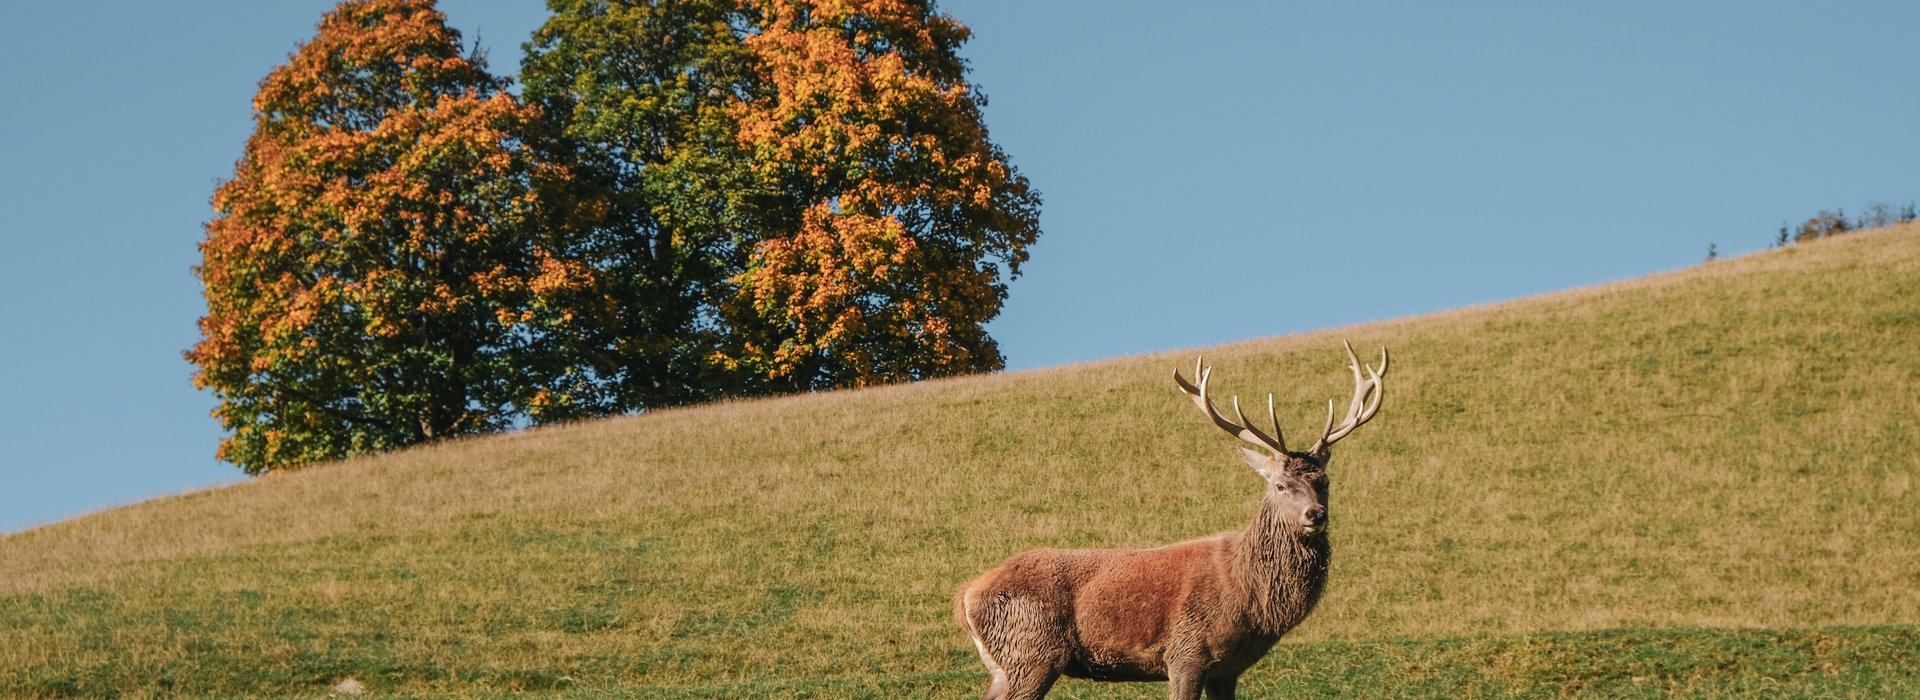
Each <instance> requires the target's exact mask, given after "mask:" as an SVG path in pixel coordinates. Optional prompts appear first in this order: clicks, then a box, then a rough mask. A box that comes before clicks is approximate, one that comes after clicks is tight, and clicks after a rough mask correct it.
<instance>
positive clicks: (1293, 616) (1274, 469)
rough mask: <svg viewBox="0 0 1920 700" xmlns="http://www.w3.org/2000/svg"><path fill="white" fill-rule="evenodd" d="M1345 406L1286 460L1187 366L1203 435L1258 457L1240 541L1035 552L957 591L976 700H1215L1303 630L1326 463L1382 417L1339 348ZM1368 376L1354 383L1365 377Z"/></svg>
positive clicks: (1317, 584)
mask: <svg viewBox="0 0 1920 700" xmlns="http://www.w3.org/2000/svg"><path fill="white" fill-rule="evenodd" d="M1347 359H1348V361H1349V362H1350V365H1349V366H1350V368H1351V369H1352V370H1353V383H1354V389H1353V400H1352V402H1350V403H1349V404H1348V405H1347V414H1346V418H1345V419H1344V420H1342V421H1340V423H1339V424H1338V425H1335V423H1334V420H1333V402H1332V401H1329V402H1327V426H1326V428H1325V429H1324V430H1322V431H1321V433H1320V439H1319V440H1317V441H1315V442H1314V443H1313V446H1312V447H1310V448H1308V449H1307V451H1305V452H1289V451H1288V450H1287V443H1286V440H1285V438H1283V437H1282V436H1281V433H1280V420H1279V418H1278V417H1276V416H1275V415H1274V413H1273V395H1272V394H1268V395H1267V416H1268V418H1271V419H1272V420H1273V434H1272V435H1268V434H1266V433H1265V432H1262V431H1261V430H1260V429H1259V428H1256V427H1254V425H1253V423H1251V422H1250V421H1248V420H1247V417H1246V415H1245V414H1243V413H1241V412H1240V401H1239V397H1235V398H1234V401H1233V412H1234V415H1235V416H1236V417H1238V418H1239V419H1240V422H1239V423H1235V422H1233V421H1232V420H1228V419H1227V418H1226V417H1225V416H1222V415H1220V412H1219V411H1217V410H1215V409H1214V406H1213V401H1211V400H1210V399H1208V398H1207V379H1208V378H1209V376H1210V375H1211V374H1212V371H1213V370H1212V368H1210V367H1203V366H1201V363H1200V362H1195V363H1194V373H1195V375H1197V376H1196V379H1197V381H1198V382H1199V385H1198V386H1195V385H1194V384H1192V383H1189V382H1188V381H1187V380H1186V378H1184V377H1181V376H1180V373H1179V372H1174V373H1173V381H1174V382H1176V383H1178V384H1179V385H1180V389H1181V390H1182V391H1185V392H1186V393H1187V394H1189V395H1191V396H1192V397H1193V402H1194V403H1195V404H1198V405H1199V406H1200V410H1201V411H1203V412H1205V413H1206V414H1207V417H1208V418H1210V419H1212V420H1213V423H1214V425H1217V426H1219V427H1220V429H1222V430H1225V431H1227V432H1228V433H1231V434H1233V435H1234V436H1235V437H1238V438H1240V439H1242V440H1245V441H1247V442H1250V443H1253V444H1254V445H1257V446H1259V447H1260V448H1262V450H1263V451H1259V452H1256V451H1254V450H1249V449H1246V448H1244V447H1243V448H1240V453H1241V458H1242V459H1244V460H1246V462H1247V464H1248V465H1249V466H1251V467H1253V469H1254V471H1256V472H1259V473H1260V476H1262V477H1265V478H1266V480H1267V483H1268V484H1269V485H1270V488H1268V489H1267V490H1266V495H1265V497H1263V498H1262V499H1261V501H1260V511H1259V512H1258V513H1256V514H1254V516H1253V522H1252V523H1250V524H1248V525H1247V527H1246V528H1245V529H1244V530H1241V531H1238V532H1225V533H1221V534H1218V535H1214V536H1212V537H1207V538H1203V539H1197V540H1190V541H1187V542H1181V543H1179V544H1172V545H1167V546H1165V547H1160V548H1158V549H1066V550H1063V549H1035V550H1030V551H1026V552H1022V553H1020V554H1016V555H1014V556H1013V557H1012V558H1010V559H1008V560H1006V561H1005V562H1003V563H1001V564H1000V566H997V567H995V568H993V569H992V570H990V571H988V572H987V573H985V574H982V575H981V576H980V577H979V578H977V579H974V580H973V581H972V582H969V583H968V584H966V585H965V586H962V587H961V588H960V592H959V594H958V595H956V596H955V599H954V612H955V615H956V616H958V617H959V618H960V624H961V626H963V627H965V628H966V630H967V634H968V636H970V637H972V638H973V645H974V647H975V648H976V649H977V650H978V651H979V652H980V660H981V661H982V662H984V663H985V664H986V666H987V672H988V673H990V674H992V676H993V680H992V685H990V686H988V688H987V692H986V695H985V697H986V698H987V700H1024V699H1027V698H1040V697H1043V696H1045V695H1046V694H1047V690H1048V689H1049V688H1051V687H1052V686H1053V683H1054V681H1056V680H1058V679H1059V678H1060V675H1061V674H1066V675H1068V676H1072V677H1075V678H1091V679H1095V680H1105V681H1159V680H1165V681H1170V683H1169V688H1168V690H1169V692H1168V696H1169V697H1171V698H1173V699H1174V700H1196V699H1197V698H1199V697H1200V690H1201V689H1202V688H1205V689H1206V691H1207V696H1208V697H1209V698H1214V699H1216V700H1226V699H1228V698H1232V697H1233V692H1234V686H1235V685H1236V684H1237V683H1238V682H1239V679H1240V674H1241V673H1243V672H1245V671H1246V670H1247V668H1248V667H1250V666H1252V665H1253V664H1254V662H1256V661H1259V660H1260V657H1262V656H1265V655H1266V653H1267V649H1269V648H1271V647H1272V646H1273V644H1274V642H1276V641H1279V639H1280V635H1282V634H1286V632H1287V630H1289V629H1292V628H1293V626H1294V625H1297V624H1300V621H1301V620H1304V619H1306V617H1307V613H1309V612H1312V611H1313V606H1314V603H1315V602H1317V601H1318V600H1319V598H1320V591H1321V589H1322V588H1323V587H1325V585H1326V582H1327V564H1328V561H1329V559H1330V557H1331V554H1332V548H1331V547H1330V546H1329V545H1328V544H1327V538H1326V529H1327V475H1326V467H1327V457H1328V454H1329V452H1328V451H1329V449H1330V448H1331V447H1332V446H1333V443H1335V442H1337V441H1339V440H1340V439H1341V438H1344V437H1346V436H1347V435H1349V434H1351V433H1352V432H1353V431H1354V429H1355V428H1358V427H1360V426H1361V424H1364V423H1366V422H1367V421H1368V420H1369V419H1372V418H1373V416H1374V414H1375V413H1377V412H1378V411H1379V410H1380V398H1381V384H1380V377H1381V376H1382V375H1384V374H1386V373H1387V351H1386V350H1385V349H1384V348H1383V349H1381V351H1380V369H1378V370H1375V369H1374V368H1373V367H1372V366H1370V365H1362V364H1361V363H1360V360H1359V358H1356V357H1354V355H1353V346H1352V345H1348V346H1347ZM1363 367H1364V368H1365V369H1366V374H1365V375H1364V376H1363V375H1362V374H1361V369H1362V368H1363Z"/></svg>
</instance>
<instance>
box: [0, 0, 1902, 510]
mask: <svg viewBox="0 0 1920 700" xmlns="http://www.w3.org/2000/svg"><path fill="white" fill-rule="evenodd" d="M331 5H332V3H331V2H324V1H305V0H301V1H294V0H276V1H275V2H270V3H269V2H259V1H258V0H198V1H196V2H190V3H150V2H131V1H122V2H107V3H8V4H6V5H5V7H4V8H0V65H4V66H6V67H7V80H6V81H5V83H4V84H0V85H3V86H4V87H0V89H4V93H0V94H4V95H5V97H4V100H5V101H4V104H3V105H0V107H3V108H0V256H4V260H5V261H6V265H5V272H4V274H0V299H4V300H5V301H6V306H5V309H6V312H7V315H8V318H7V321H6V322H5V323H4V324H0V328H4V329H5V330H4V331H0V333H3V334H4V335H0V396H4V400H0V532H6V531H12V530H17V529H20V528H23V527H28V526H31V525H33V524H36V523H43V522H48V521H51V520H56V519H60V518H65V517H69V516H72V515H75V514H78V513H82V512H86V511H91V510H96V509H99V508H104V507H109V506H112V505H116V504H122V503H128V502H132V501H136V500H140V499H143V498H147V497H151V496H154V495H161V494H167V493H175V492H179V491H183V490H189V489H193V488H198V487H202V486H206V485H211V484H218V483H224V482H231V481H236V480H239V479H240V478H241V475H240V473H239V471H238V470H237V469H234V468H233V467H231V466H228V465H224V464H220V463H218V462H215V461H214V460H213V457H212V455H213V449H214V445H215V443H216V442H217V441H218V439H219V437H220V429H219V425H218V424H217V423H216V422H215V421H214V420H213V419H211V418H209V417H208V416H207V411H208V410H209V409H210V408H211V407H212V405H213V401H212V398H211V397H210V396H208V395H206V394H204V393H201V392H196V391H195V390H194V389H193V388H192V386H191V385H190V384H189V382H188V376H189V374H190V369H189V367H188V366H187V364H186V363H185V362H184V361H183V360H181V359H180V352H181V351H182V350H183V349H185V348H187V347H188V346H190V345H191V344H192V343H193V342H194V341H195V339H196V329H195V327H194V321H195V319H197V318H198V317H199V316H200V315H201V314H202V313H203V312H204V305H203V302H202V301H201V297H200V290H199V286H198V283H197V281H196V280H195V279H194V277H193V276H192V275H191V274H190V272H189V269H190V267H191V266H192V265H193V264H194V263H195V262H197V260H198V256H199V254H198V251H197V249H196V247H195V246H196V244H197V243H198V242H199V241H200V239H201V237H202V235H203V233H202V231H201V229H200V226H201V224H202V223H203V222H204V221H205V220H206V219H207V218H208V216H209V213H210V212H209V209H208V206H207V198H208V196H209V195H210V194H211V193H212V191H213V188H214V186H215V184H216V183H217V181H218V180H219V179H221V178H223V177H226V176H228V175H230V174H231V172H232V166H233V161H234V159H235V158H236V157H237V156H238V155H239V153H240V148H241V145H242V143H243V141H244V140H245V139H246V136H247V134H248V132H249V131H250V129H251V121H250V119H251V116H250V114H249V104H250V100H251V98H252V95H253V92H254V89H255V84H256V83H257V82H258V81H259V79H260V78H262V77H263V76H265V75H266V73H267V72H268V71H269V70H271V69H272V67H273V66H275V65H277V64H279V63H281V62H282V61H284V60H285V59H286V56H287V54H288V53H289V52H290V51H291V50H292V49H293V47H294V44H295V43H296V42H298V41H301V40H303V39H305V38H307V37H309V36H311V34H312V31H313V26H314V24H315V22H317V20H318V19H319V17H320V15H321V13H322V12H324V11H325V10H326V9H327V8H328V7H330V6H331ZM441 7H442V8H443V9H444V10H445V11H446V12H447V14H448V16H449V19H450V22H451V23H452V24H453V25H454V26H455V27H457V28H459V29H461V30H462V31H464V32H465V33H466V34H467V36H468V38H469V39H473V38H475V37H477V38H478V39H479V40H480V41H481V42H482V43H483V44H484V45H486V46H487V47H489V48H490V49H491V54H492V59H493V67H494V69H495V70H496V71H501V72H512V71H513V70H515V66H516V65H517V64H518V60H519V56H520V49H519V44H520V43H521V42H522V41H524V40H525V39H526V37H527V35H528V34H529V33H530V32H531V31H532V29H533V28H534V27H535V26H537V25H538V24H539V23H540V22H541V21H542V19H543V17H544V14H545V13H544V10H542V9H541V8H540V7H539V3H536V2H531V1H521V2H507V1H506V0H496V1H494V2H480V1H478V0H460V1H453V0H444V1H443V2H442V3H441ZM942 7H943V8H945V9H946V10H947V11H948V12H950V13H951V14H953V15H955V16H956V17H958V18H960V19H961V20H962V21H964V22H966V23H967V24H968V25H969V26H971V27H973V29H974V30H975V37H974V40H973V41H972V42H971V43H970V44H969V45H968V46H967V48H966V49H965V50H964V55H965V56H966V57H967V58H968V59H969V60H970V62H971V65H972V67H973V79H974V81H975V82H976V84H977V85H979V86H980V87H981V88H982V89H983V90H984V91H985V92H986V93H987V95H988V96H989V97H990V98H991V100H992V101H991V104H990V106H989V107H988V110H987V120H988V126H989V128H990V129H991V131H992V134H993V137H994V139H995V140H996V141H997V142H998V143H999V144H1000V145H1001V146H1002V147H1003V148H1004V149H1005V150H1006V151H1007V152H1008V153H1009V154H1011V156H1012V158H1013V160H1014V163H1015V164H1016V165H1017V166H1018V167H1019V168H1020V169H1021V170H1022V171H1023V172H1024V173H1025V174H1026V175H1027V176H1028V177H1029V178H1030V179H1031V180H1032V181H1033V183H1034V184H1035V186H1036V187H1037V188H1038V189H1040V191H1041V192H1042V193H1043V194H1044V195H1045V197H1046V207H1045V210H1044V214H1043V217H1042V227H1043V230H1044V233H1043V234H1042V237H1041V239H1040V242H1039V244H1038V245H1036V246H1035V247H1034V248H1033V250H1032V254H1033V258H1032V261H1031V262H1030V263H1029V264H1028V266H1027V267H1026V268H1025V275H1024V276H1023V277H1022V278H1021V279H1019V280H1018V281H1016V282H1015V283H1014V285H1013V288H1012V293H1011V297H1010V299H1009V300H1008V303H1007V306H1006V309H1005V312H1004V313H1003V314H1002V316H1001V317H1000V318H999V319H998V320H996V321H995V322H994V323H993V325H992V326H991V331H992V333H993V335H994V337H996V338H998V339H999V340H1000V341H1001V344H1002V349H1003V350H1004V351H1005V353H1006V356H1007V361H1008V364H1009V366H1010V368H1012V369H1015V370H1018V369H1026V368H1034V367H1043V366H1049V365H1056V364H1063V363H1069V362H1079V361H1086V360H1093V359H1098V358H1104V357H1114V356H1120V355H1128V354H1136V353H1142V352H1149V351H1155V350H1165V349H1172V348H1185V347H1195V346H1202V345H1210V344H1214V343H1219V342H1224V341H1229V340H1236V339H1244V338H1255V337H1262V336H1270V335H1278V334H1284V333H1289V332H1294V331H1300V330H1308V329H1314V328H1323V327H1328V326H1336V325H1344V324H1348V323H1353V322H1359V321H1365V320H1372V319H1381V318H1390V317H1396V316H1404V315H1410V314H1418V313H1423V312H1428V311H1434V310H1439V309H1445V308H1451V307H1455V306H1460V305H1465V304H1472V303H1477V302H1484V301H1493V300H1498V299H1506V298H1511V297H1517V296H1525V295H1529V294H1534V293H1538V292H1543V291H1548V290H1553V289H1561V288H1566V287H1572V286H1579V285H1585V284H1591V283H1595V282H1602V281H1606V280H1613V279H1620V278H1625V277H1633V276H1637V275H1641V274H1645V273H1649V272H1655V271H1660V270H1668V269H1673V268H1678V267H1684V266H1688V265H1693V264H1697V263H1699V262H1700V261H1701V260H1702V259H1703V258H1704V257H1705V255H1706V252H1707V247H1708V245H1709V244H1717V246H1718V248H1719V251H1720V252H1721V253H1722V254H1723V255H1725V254H1737V253H1740V252H1746V251H1751V250H1756V249H1759V248H1763V247H1765V246H1766V245H1767V244H1768V243H1769V242H1770V241H1771V239H1772V237H1773V232H1774V231H1775V230H1776V229H1777V228H1778V227H1779V226H1780V225H1781V224H1782V223H1784V222H1793V221H1798V220H1801V219H1805V218H1806V217H1808V216H1810V215H1812V214H1813V213H1814V212H1815V211H1818V210H1820V209H1823V208H1833V207H1844V208H1846V209H1847V210H1849V211H1856V210H1857V209H1858V208H1859V207H1860V206H1861V205H1863V204H1865V203H1868V202H1872V201H1887V202H1891V203H1905V202H1907V201H1908V200H1910V199H1912V198H1915V197H1920V168H1917V167H1915V163H1920V128H1916V127H1915V126H1914V125H1915V124H1916V123H1920V90H1916V89H1915V87H1914V86H1916V85H1920V60H1916V59H1915V58H1914V53H1913V49H1912V46H1913V40H1912V38H1913V36H1914V32H1915V31H1917V30H1920V3H1912V2H1894V1H1886V2H1835V3H1788V2H1686V3H1673V2H1607V3H1587V4H1582V5H1576V4H1573V3H1515V2H1508V3H1444V4H1443V3H1427V2H1397V3H1387V2H1354V3H1266V2H1245V3H1229V2H1216V3H1205V4H1200V3H1195V4H1192V5H1191V6H1189V7H1187V8H1183V9H1179V10H1174V9H1169V8H1168V6H1167V3H1159V2H1100V3H1091V2H1080V3H1068V2H1047V3H1036V2H1026V1H1018V0H953V1H951V2H946V3H943V4H942Z"/></svg>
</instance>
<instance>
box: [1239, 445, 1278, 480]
mask: <svg viewBox="0 0 1920 700" xmlns="http://www.w3.org/2000/svg"><path fill="white" fill-rule="evenodd" d="M1237 449H1239V450H1240V459H1241V461H1244V462H1246V463H1247V466H1249V467H1253V470H1254V471H1257V472H1260V475H1261V476H1264V477H1267V478H1272V477H1273V475H1275V474H1279V473H1281V472H1282V471H1285V468H1284V465H1282V464H1280V460H1277V459H1274V458H1273V455H1270V454H1267V453H1265V452H1255V451H1253V450H1249V449H1247V448H1245V447H1241V448H1237Z"/></svg>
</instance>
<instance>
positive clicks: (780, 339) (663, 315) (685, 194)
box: [524, 0, 1040, 408]
mask: <svg viewBox="0 0 1920 700" xmlns="http://www.w3.org/2000/svg"><path fill="white" fill-rule="evenodd" d="M549 6H550V7H551V8H552V9H553V10H554V11H555V17H554V18H553V19H552V20H550V21H549V22H548V23H547V25H546V26H545V27H543V28H542V29H541V31H540V32H539V33H538V34H537V35H536V37H535V40H534V41H533V42H532V43H530V44H529V45H528V58H527V62H526V70H525V72H524V77H525V81H526V86H527V87H526V94H527V96H528V99H529V100H530V101H532V102H535V103H537V104H540V105H542V106H543V107H544V108H545V109H546V111H547V114H548V118H549V122H548V124H549V127H550V131H549V133H550V134H555V135H557V140H556V141H555V143H556V144H557V147H556V149H555V150H554V151H553V153H554V154H555V157H556V158H557V159H564V160H563V161H562V162H565V163H567V164H568V165H569V167H570V168H572V169H573V170H574V171H576V172H578V173H579V174H580V180H579V185H580V186H578V187H575V188H572V189H570V190H569V192H570V196H573V197H576V198H577V199H575V200H572V201H573V204H572V205H570V206H568V207H566V208H567V209H569V210H573V211H578V212H585V213H586V214H587V216H585V217H583V218H580V219H576V220H575V222H574V223H573V225H574V226H576V227H579V228H580V229H581V230H585V231H590V237H591V238H592V239H594V240H596V241H598V242H599V248H598V249H597V253H596V255H597V257H596V258H595V259H596V261H597V262H596V264H595V265H594V269H595V270H598V271H601V272H603V273H606V274H607V276H609V277H616V278H620V279H635V277H634V275H635V273H636V272H637V273H639V274H640V275H641V278H640V279H639V281H636V282H635V283H634V284H635V288H634V289H632V290H628V291H630V292H632V293H631V294H623V295H620V296H622V299H621V300H620V302H619V304H620V307H621V309H622V310H623V313H624V314H625V315H624V317H623V318H622V319H621V320H620V321H619V322H617V323H614V324H612V325H611V326H610V327H613V328H619V329H622V330H621V331H620V332H617V333H610V334H607V335H606V336H605V337H604V338H602V339H601V340H600V341H599V342H598V344H597V345H598V350H599V352H600V354H601V356H603V357H607V358H611V362H610V363H609V366H617V367H619V368H621V369H620V370H619V371H620V372H621V375H622V376H623V378H624V381H626V382H628V383H633V382H639V383H640V384H641V389H640V390H639V391H634V392H630V393H629V394H628V395H627V396H628V399H629V400H630V401H634V402H635V403H636V404H637V405H630V408H641V407H644V406H645V405H651V404H647V403H646V402H647V401H649V400H661V399H665V400H669V401H671V400H676V399H693V398H699V397H702V396H704V395H709V394H713V393H734V394H746V393H762V392H772V391H796V390H798V391H804V390H810V389H819V388H827V387H838V386H852V385H862V384H871V383H877V382H891V381H902V380H910V379H920V378H926V377H933V376H941V375H948V374H957V373H964V372H976V371H985V370H992V369H997V368H999V367H1001V366H1002V364H1003V360H1002V358H1001V356H1000V353H999V349H998V347H997V345H996V344H995V343H994V342H993V340H992V338H990V337H989V336H988V335H987V334H986V332H985V328H984V326H985V323H986V322H987V321H988V320H990V319H992V318H993V317H994V316H995V315H997V314H998V313H999V310H1000V307H1001V304H1002V303H1003V301H1004V299H1005V296H1006V282H1007V280H1008V279H1009V278H1011V277H1012V276H1013V275H1016V274H1018V272H1019V266H1020V264H1021V263H1022V262H1023V261H1025V259H1026V249H1027V247H1028V246H1029V245H1031V244H1032V243H1033V241H1034V240H1035V239H1036V237H1037V236H1038V234H1039V228H1038V213H1039V206H1040V199H1039V195H1038V194H1037V193H1035V192H1034V191H1032V190H1031V188H1030V187H1029V185H1028V183H1027V181H1026V179H1025V178H1024V177H1021V176H1020V175H1019V173H1018V172H1017V171H1016V170H1015V169H1014V168H1013V167H1012V166H1011V165H1009V164H1008V162H1007V158H1006V156H1005V154H1003V153H1002V152H1001V151H1000V150H999V148H998V147H997V146H995V145H994V144H993V143H992V142H991V141H990V140H989V139H988V138H987V133H986V129H985V127H984V126H983V124H982V123H981V115H980V108H981V106H982V105H983V104H984V98H982V97H981V96H980V94H979V93H978V92H977V91H975V90H973V89H972V87H971V86H970V85H969V84H968V83H967V81H966V66H965V63H964V62H963V61H962V60H961V59H960V58H959V57H958V55H957V50H958V48H959V46H960V45H961V44H962V43H963V42H965V40H966V39H967V37H968V31H967V29H966V28H965V27H964V26H962V25H961V24H960V23H958V22H956V21H954V20H953V19H951V18H949V17H945V16H943V15H939V14H936V13H935V11H934V9H933V7H932V5H931V3H929V2H924V1H916V0H819V1H817V2H786V1H778V2H774V1H769V2H759V1H757V0H683V1H675V0H652V1H634V2H622V1H618V0H552V1H551V2H550V3H549ZM632 337H643V338H649V339H652V341H653V342H656V343H658V344H659V345H656V346H655V347H650V348H649V347H645V345H644V344H643V343H634V342H628V343H627V344H626V345H625V346H622V345H620V343H619V342H618V341H620V339H621V338H632ZM667 343H671V344H672V347H666V346H665V344H667ZM686 381H697V382H702V383H704V384H705V387H697V386H682V385H679V384H680V383H682V382H686ZM649 390H652V391H653V392H654V395H653V396H652V397H651V398H650V397H648V396H647V395H646V394H647V391H649Z"/></svg>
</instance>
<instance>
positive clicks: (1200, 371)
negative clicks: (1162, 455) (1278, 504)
mask: <svg viewBox="0 0 1920 700" xmlns="http://www.w3.org/2000/svg"><path fill="white" fill-rule="evenodd" d="M1203 361H1204V358H1195V359H1194V361H1193V375H1194V376H1195V377H1198V378H1199V380H1200V385H1199V386H1194V385H1193V384H1190V383H1188V382H1187V380H1186V378H1185V377H1182V376H1180V370H1177V369H1176V370H1174V371H1173V381H1174V382H1175V383H1177V384H1179V385H1180V390H1181V391H1184V392H1186V393H1187V395H1189V396H1192V397H1193V403H1194V404H1196V405H1198V406H1199V407H1200V410H1201V411H1203V412H1205V413H1206V414H1207V417H1208V418H1212V419H1213V424H1214V425H1217V426H1220V429H1221V430H1225V431H1227V432H1228V433H1230V434H1232V435H1233V436H1234V437H1237V438H1240V439H1242V440H1245V441H1247V442H1250V443H1253V444H1255V445H1259V446H1260V447H1264V448H1266V449H1267V451H1269V452H1272V453H1273V456H1274V457H1276V458H1280V459H1285V458H1286V456H1287V440H1286V436H1284V435H1282V434H1281V432H1280V417H1279V416H1277V415H1275V414H1274V412H1273V394H1267V417H1268V418H1271V419H1272V420H1273V435H1272V436H1268V435H1267V434H1266V433H1263V432H1260V429H1259V428H1255V427H1253V422H1252V421H1249V420H1247V414H1245V413H1241V412H1240V397H1239V396H1235V397H1233V414H1234V415H1235V416H1239V418H1240V422H1239V423H1235V422H1233V421H1230V420H1227V418H1226V417H1225V416H1222V415H1220V412H1219V411H1217V410H1214V408H1213V400H1212V399H1209V398H1207V380H1208V379H1210V378H1212V377H1213V368H1212V367H1210V366H1203V365H1202V364H1201V363H1202V362H1203ZM1375 408H1378V407H1377V406H1376V407H1375Z"/></svg>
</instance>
